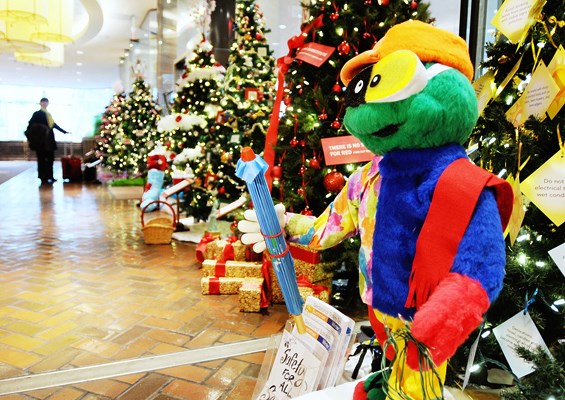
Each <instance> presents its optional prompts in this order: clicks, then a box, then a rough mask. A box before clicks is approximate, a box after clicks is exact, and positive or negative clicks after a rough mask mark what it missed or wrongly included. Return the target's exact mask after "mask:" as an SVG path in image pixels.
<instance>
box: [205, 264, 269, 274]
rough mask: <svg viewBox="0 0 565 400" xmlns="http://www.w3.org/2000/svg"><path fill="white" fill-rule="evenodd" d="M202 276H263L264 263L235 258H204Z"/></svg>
mask: <svg viewBox="0 0 565 400" xmlns="http://www.w3.org/2000/svg"><path fill="white" fill-rule="evenodd" d="M202 276H216V277H232V278H263V264H262V263H260V262H248V261H234V260H229V261H218V260H204V261H203V262H202Z"/></svg>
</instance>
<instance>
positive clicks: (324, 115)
mask: <svg viewBox="0 0 565 400" xmlns="http://www.w3.org/2000/svg"><path fill="white" fill-rule="evenodd" d="M318 119H319V120H320V121H325V120H326V119H328V114H326V113H321V114H320V115H318Z"/></svg>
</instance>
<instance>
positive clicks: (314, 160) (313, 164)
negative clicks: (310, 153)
mask: <svg viewBox="0 0 565 400" xmlns="http://www.w3.org/2000/svg"><path fill="white" fill-rule="evenodd" d="M309 165H310V168H314V169H320V161H319V160H318V159H317V158H316V157H313V158H312V159H311V160H310V163H309Z"/></svg>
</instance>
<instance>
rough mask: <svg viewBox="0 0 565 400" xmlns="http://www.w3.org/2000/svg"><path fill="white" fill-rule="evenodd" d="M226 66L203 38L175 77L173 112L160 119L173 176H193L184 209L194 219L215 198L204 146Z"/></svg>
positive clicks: (211, 133)
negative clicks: (176, 79)
mask: <svg viewBox="0 0 565 400" xmlns="http://www.w3.org/2000/svg"><path fill="white" fill-rule="evenodd" d="M224 72H225V69H224V67H222V66H221V65H220V64H218V63H217V62H216V60H215V58H214V49H213V47H212V45H211V44H210V43H209V42H207V41H206V40H205V39H204V38H203V39H202V41H201V42H200V43H198V44H197V45H196V47H195V48H194V51H193V53H192V55H191V56H190V58H189V59H188V60H187V62H186V70H185V72H184V73H183V74H182V76H181V78H180V79H179V80H178V81H177V85H176V88H177V90H176V95H175V98H174V102H173V106H172V109H173V113H171V114H170V115H168V116H166V117H164V118H163V119H161V121H160V122H159V126H158V130H159V131H160V132H162V133H163V135H164V136H165V139H164V142H165V144H166V146H167V148H168V149H169V150H170V151H172V152H173V154H174V158H173V159H172V169H171V173H172V175H173V177H183V176H184V177H194V178H195V183H194V184H193V185H191V189H190V190H189V191H187V192H185V193H184V196H185V197H184V199H185V202H184V211H186V212H187V214H188V215H191V216H193V217H195V218H197V219H204V220H205V219H206V218H207V217H208V214H209V212H210V210H211V208H212V206H213V204H214V202H215V201H216V200H215V198H216V193H215V191H214V190H213V189H214V188H213V187H210V185H209V182H208V181H209V180H210V179H211V178H210V176H212V175H213V174H211V173H210V172H209V169H210V168H211V165H210V158H211V157H210V155H208V154H207V152H206V149H205V148H206V146H210V143H211V142H214V141H215V136H216V133H215V127H214V124H215V122H216V116H217V115H218V112H219V101H220V100H219V99H220V93H219V90H220V86H221V83H222V82H223V78H224Z"/></svg>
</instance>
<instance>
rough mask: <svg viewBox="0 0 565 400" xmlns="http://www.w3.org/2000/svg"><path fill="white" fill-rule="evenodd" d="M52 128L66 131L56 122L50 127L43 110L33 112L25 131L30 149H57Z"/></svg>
mask: <svg viewBox="0 0 565 400" xmlns="http://www.w3.org/2000/svg"><path fill="white" fill-rule="evenodd" d="M53 129H57V130H59V131H61V132H63V133H67V131H65V130H64V129H62V128H61V127H60V126H59V125H57V124H55V125H53V128H50V127H49V123H48V121H47V114H45V112H44V111H43V110H37V111H36V112H34V113H33V115H32V116H31V119H30V120H29V124H28V127H27V129H26V132H25V135H26V137H27V140H28V142H29V147H30V149H31V150H35V151H38V150H39V151H42V150H43V151H55V150H56V149H57V142H55V135H54V133H53Z"/></svg>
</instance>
